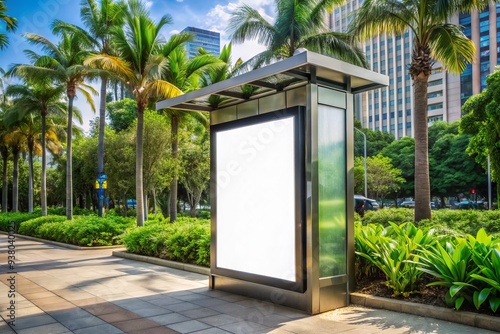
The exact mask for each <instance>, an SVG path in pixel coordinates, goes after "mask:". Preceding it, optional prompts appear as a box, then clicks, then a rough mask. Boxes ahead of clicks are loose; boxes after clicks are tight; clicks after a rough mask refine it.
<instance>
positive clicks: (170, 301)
mask: <svg viewBox="0 0 500 334" xmlns="http://www.w3.org/2000/svg"><path fill="white" fill-rule="evenodd" d="M141 299H143V300H144V298H141ZM147 302H148V303H151V304H153V305H156V306H169V305H174V304H180V303H184V301H182V300H180V299H177V298H173V297H168V296H164V297H162V298H158V299H152V300H147Z"/></svg>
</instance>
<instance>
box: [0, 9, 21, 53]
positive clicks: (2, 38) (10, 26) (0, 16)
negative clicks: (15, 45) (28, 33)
mask: <svg viewBox="0 0 500 334" xmlns="http://www.w3.org/2000/svg"><path fill="white" fill-rule="evenodd" d="M4 2H5V1H3V0H1V1H0V20H2V21H3V22H4V23H5V28H6V30H7V31H15V30H16V28H17V19H16V18H14V17H11V16H9V15H7V14H6V12H7V6H5V3H4ZM8 44H9V40H8V39H7V35H6V34H0V49H5V48H6V47H7V45H8Z"/></svg>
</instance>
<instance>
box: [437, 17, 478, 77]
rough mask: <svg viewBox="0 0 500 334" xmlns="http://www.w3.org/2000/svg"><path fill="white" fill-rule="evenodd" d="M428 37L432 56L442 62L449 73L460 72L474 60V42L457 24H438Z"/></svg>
mask: <svg viewBox="0 0 500 334" xmlns="http://www.w3.org/2000/svg"><path fill="white" fill-rule="evenodd" d="M429 39H430V41H429V43H430V45H431V50H432V51H433V58H435V59H436V60H438V61H440V62H442V63H443V65H444V66H445V67H446V68H447V70H448V71H450V72H451V73H455V74H460V73H462V72H463V71H464V70H465V68H466V67H467V64H470V63H472V61H473V60H474V55H475V53H476V48H475V46H474V43H473V42H472V41H471V40H469V39H468V38H467V37H466V36H465V35H464V33H463V32H462V30H461V29H460V27H459V26H457V25H453V24H442V25H438V26H436V27H434V29H432V31H431V34H430V38H429Z"/></svg>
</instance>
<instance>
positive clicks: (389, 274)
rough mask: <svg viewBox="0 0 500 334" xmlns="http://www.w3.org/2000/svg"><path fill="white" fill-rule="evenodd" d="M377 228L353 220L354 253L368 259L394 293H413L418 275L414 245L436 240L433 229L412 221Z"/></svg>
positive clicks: (417, 261)
mask: <svg viewBox="0 0 500 334" xmlns="http://www.w3.org/2000/svg"><path fill="white" fill-rule="evenodd" d="M389 224H390V226H387V227H385V228H383V229H382V228H381V226H380V225H373V224H370V225H367V226H362V225H360V224H356V231H355V243H356V245H357V247H358V250H357V251H356V254H358V255H359V256H361V257H363V258H365V259H366V260H368V261H369V262H371V263H372V264H373V265H374V266H376V267H377V268H379V269H380V270H381V271H382V272H383V273H384V274H385V276H386V279H387V281H386V285H387V286H388V287H390V288H391V289H392V290H393V292H394V293H393V295H394V296H399V295H403V296H404V297H408V296H409V295H410V294H411V293H414V292H415V290H416V286H417V280H418V279H419V278H420V276H421V275H422V273H423V272H422V271H420V270H418V269H417V267H418V266H419V257H420V255H419V253H418V251H417V250H418V249H419V248H422V247H429V246H432V245H433V244H435V243H436V242H437V238H435V237H434V234H433V233H434V232H433V230H422V229H419V228H417V227H415V225H413V224H412V223H403V224H401V225H397V224H394V223H391V222H390V223H389Z"/></svg>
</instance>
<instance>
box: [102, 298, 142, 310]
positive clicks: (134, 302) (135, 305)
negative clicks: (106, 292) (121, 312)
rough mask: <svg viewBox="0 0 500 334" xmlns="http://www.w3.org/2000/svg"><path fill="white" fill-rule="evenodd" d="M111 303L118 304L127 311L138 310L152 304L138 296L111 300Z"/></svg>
mask: <svg viewBox="0 0 500 334" xmlns="http://www.w3.org/2000/svg"><path fill="white" fill-rule="evenodd" d="M111 303H113V304H115V305H118V306H120V307H122V308H124V309H126V310H129V311H134V310H140V309H144V308H148V307H151V306H152V305H151V304H150V303H148V302H145V301H143V300H140V299H138V298H130V299H122V300H116V301H112V302H111Z"/></svg>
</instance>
